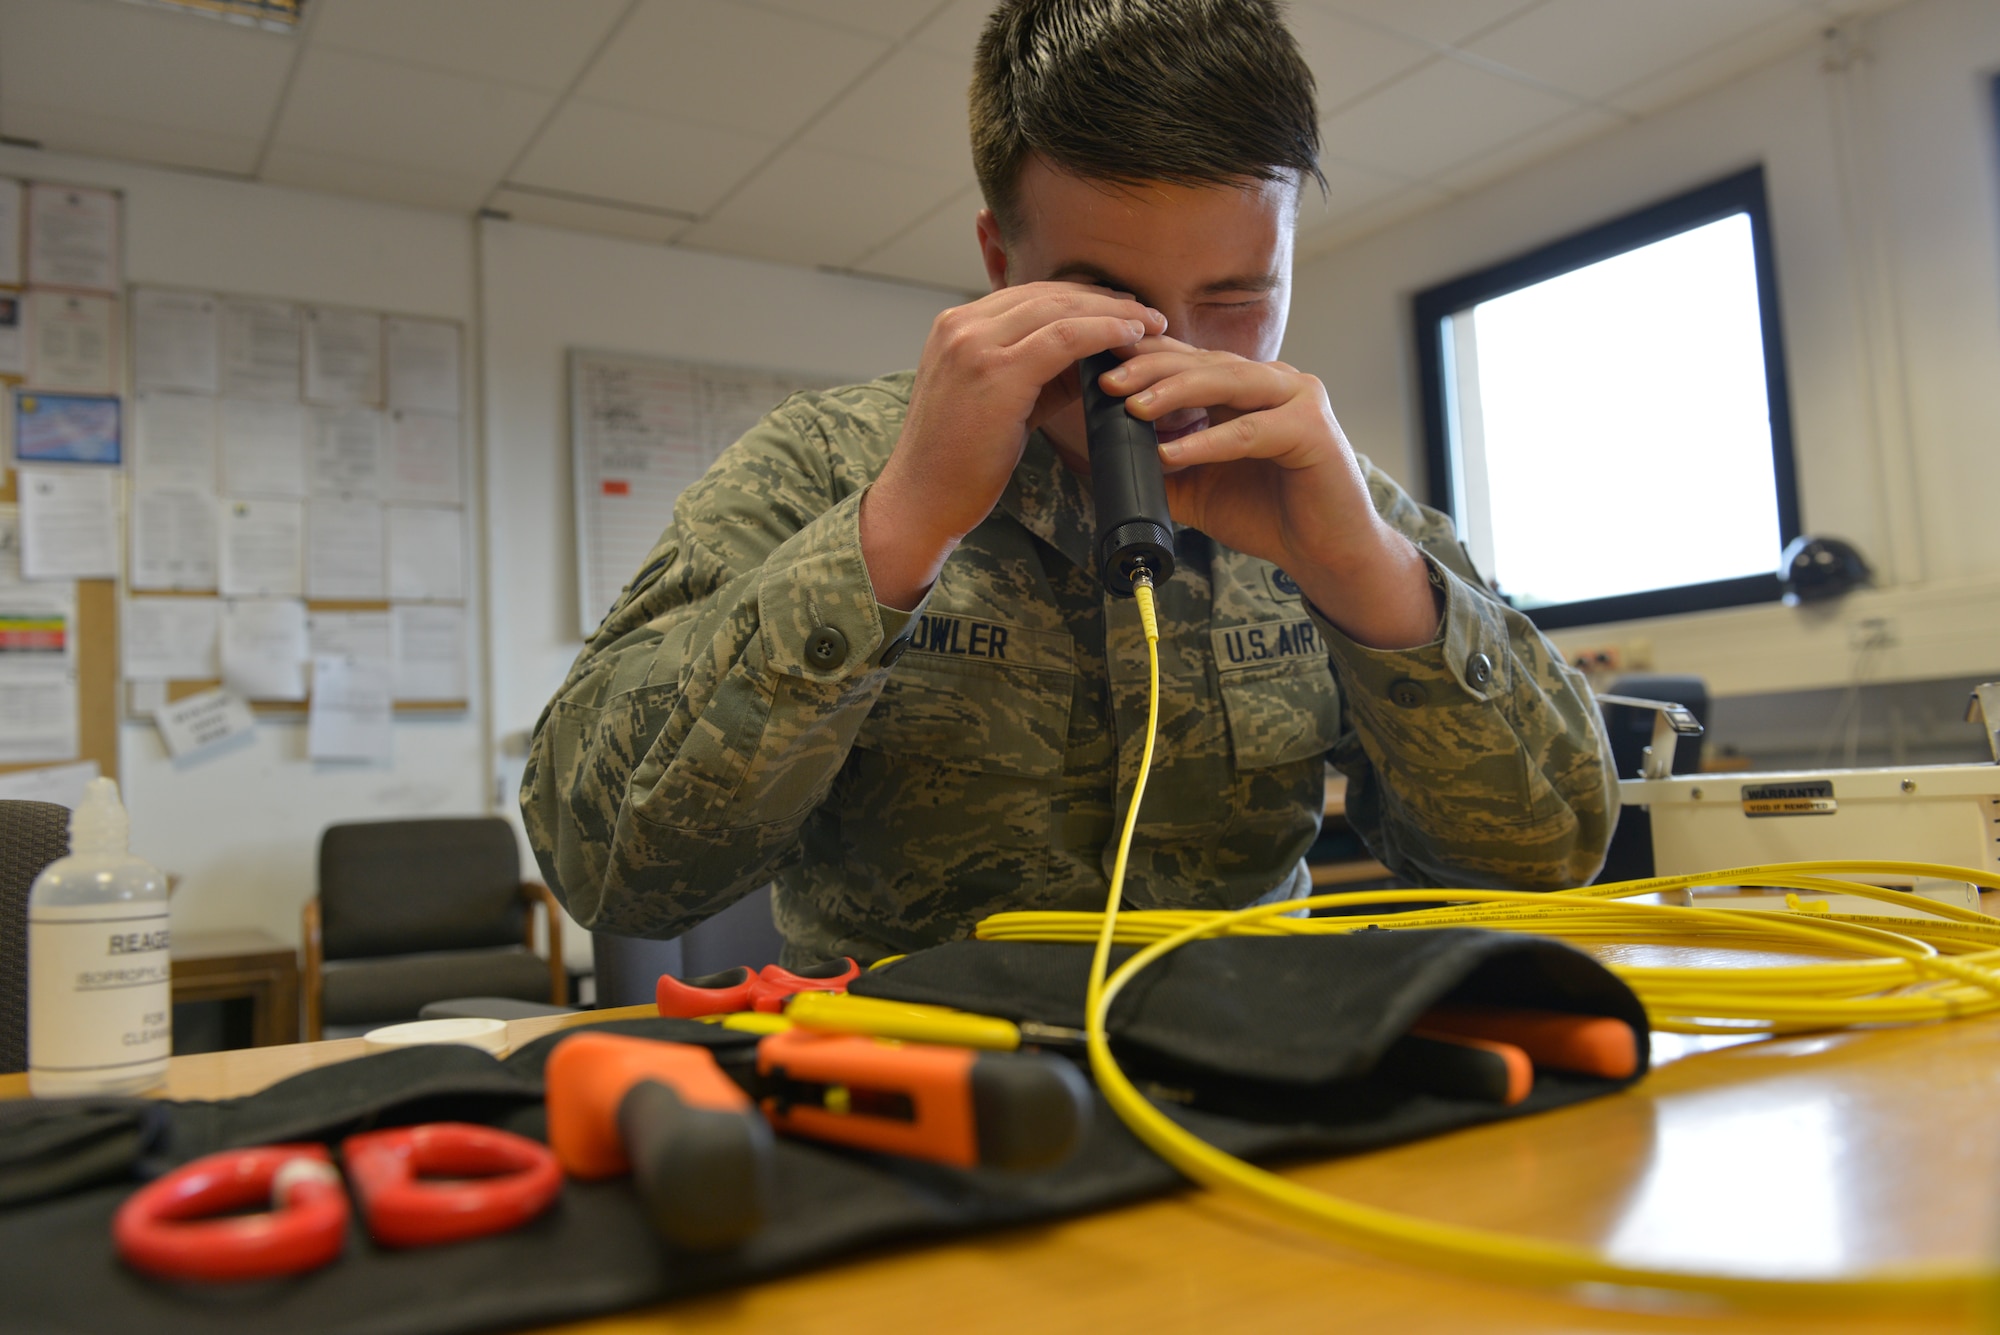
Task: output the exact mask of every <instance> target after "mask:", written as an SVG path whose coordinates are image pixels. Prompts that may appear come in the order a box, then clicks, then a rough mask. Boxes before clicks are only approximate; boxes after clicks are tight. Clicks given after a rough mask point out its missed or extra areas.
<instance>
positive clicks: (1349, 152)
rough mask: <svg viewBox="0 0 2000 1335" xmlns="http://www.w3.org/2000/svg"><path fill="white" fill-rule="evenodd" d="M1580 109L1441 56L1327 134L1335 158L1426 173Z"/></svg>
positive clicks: (1328, 126)
mask: <svg viewBox="0 0 2000 1335" xmlns="http://www.w3.org/2000/svg"><path fill="white" fill-rule="evenodd" d="M1573 109H1574V108H1573V105H1572V104H1571V103H1569V102H1566V101H1564V100H1563V99H1561V98H1558V97H1555V96H1552V95H1550V94H1548V93H1544V92H1541V91H1539V90H1537V89H1534V88H1530V87H1528V86H1526V85H1525V84H1520V83H1515V82H1513V81H1512V80H1509V79H1503V78H1501V77H1499V76H1498V75H1495V74H1488V73H1486V72H1485V71H1484V70H1479V69H1474V68H1472V67H1471V66H1468V65H1462V64H1459V63H1458V62H1456V61H1451V60H1440V61H1437V62H1435V63H1434V64H1430V65H1426V66H1424V67H1423V68H1421V69H1419V70H1418V71H1417V72H1416V73H1414V74H1411V75H1408V76H1406V77H1404V78H1402V79H1398V80H1397V81H1396V82H1395V83H1392V84H1390V85H1389V86H1388V87H1387V88H1385V89H1383V90H1381V91H1380V92H1377V93H1374V94H1372V95H1370V96H1368V97H1366V98H1363V99H1362V100H1361V101H1360V102H1358V103H1356V104H1355V105H1354V106H1352V107H1350V108H1348V109H1347V110H1345V111H1342V112H1338V113H1336V114H1335V115H1333V116H1330V117H1328V118H1327V119H1326V121H1325V122H1324V123H1323V124H1322V125H1321V126H1320V135H1321V140H1322V143H1323V145H1324V150H1325V152H1326V153H1327V155H1328V156H1329V157H1334V158H1339V159H1342V160H1344V161H1347V162H1351V163H1354V164H1355V165H1357V166H1361V167H1367V168H1371V169H1373V170H1375V171H1380V172H1386V173H1388V174H1390V175H1393V176H1406V177H1424V176H1429V175H1430V174H1431V173H1433V172H1437V171H1442V170H1444V169H1445V168H1447V167H1450V166H1453V165H1455V164H1457V163H1459V162H1463V161H1464V160H1465V159H1466V158H1468V157H1471V156H1472V155H1473V154H1474V153H1477V152H1480V151H1481V150H1483V149H1486V148H1491V147H1494V146H1496V145H1499V144H1503V143H1505V142H1507V141H1508V140H1510V139H1513V138H1516V137H1517V136H1519V135H1523V134H1526V133H1527V132H1528V131H1530V130H1533V129H1537V128H1539V127H1541V126H1543V125H1546V124H1549V123H1550V122H1552V121H1555V120H1557V119H1559V118H1560V117H1562V116H1565V115H1567V114H1568V113H1569V112H1570V111H1571V110H1573Z"/></svg>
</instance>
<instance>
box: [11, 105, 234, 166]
mask: <svg viewBox="0 0 2000 1335" xmlns="http://www.w3.org/2000/svg"><path fill="white" fill-rule="evenodd" d="M0 134H5V135H11V136H13V137H14V138H16V139H31V140H33V141H34V142H36V143H38V144H40V145H41V146H42V147H44V148H47V149H51V150H53V151H55V152H59V153H88V154H91V155H92V156H94V157H100V158H124V159H126V160H127V161H130V162H151V163H157V164H159V165H161V166H165V167H192V168H195V169H196V170H198V171H211V172H230V173H233V174H236V175H239V176H248V175H249V174H250V173H251V172H253V171H255V170H256V167H257V154H258V153H259V151H261V150H262V149H263V147H264V141H263V140H262V139H261V138H258V139H252V138H245V137H243V136H240V135H238V136H230V135H219V134H204V133H203V132H202V131H200V130H183V129H178V128H176V127H174V126H171V125H166V124H162V123H161V122H159V121H151V120H149V121H134V120H126V119H124V118H123V117H121V116H93V115H91V114H89V113H88V112H82V111H71V110H65V109H59V108H55V107H38V106H32V105H30V104H27V103H22V102H10V101H5V100H0Z"/></svg>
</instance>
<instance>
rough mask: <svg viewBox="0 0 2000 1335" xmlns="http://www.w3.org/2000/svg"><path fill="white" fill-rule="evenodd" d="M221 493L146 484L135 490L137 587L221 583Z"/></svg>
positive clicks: (134, 569)
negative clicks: (217, 509) (218, 546)
mask: <svg viewBox="0 0 2000 1335" xmlns="http://www.w3.org/2000/svg"><path fill="white" fill-rule="evenodd" d="M215 505H216V502H215V493H214V492H210V491H195V490H193V489H192V488H188V487H141V488H139V489H138V490H137V491H135V492H134V493H133V494H132V587H133V588H135V589H195V590H203V591H207V590H212V589H214V588H215V587H216V583H217V577H218V574H219V572H218V570H217V561H216V537H215Z"/></svg>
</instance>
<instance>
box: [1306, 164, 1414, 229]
mask: <svg viewBox="0 0 2000 1335" xmlns="http://www.w3.org/2000/svg"><path fill="white" fill-rule="evenodd" d="M1320 171H1321V172H1323V173H1325V175H1326V196H1325V198H1321V196H1320V193H1319V191H1318V190H1316V189H1314V188H1313V187H1312V185H1310V184H1308V185H1307V186H1306V188H1305V193H1304V195H1303V197H1302V198H1301V199H1300V200H1299V235H1301V236H1304V235H1306V234H1307V233H1309V232H1314V231H1317V230H1319V229H1320V228H1322V227H1325V226H1327V225H1328V224H1330V223H1332V222H1335V221H1337V220H1338V219H1340V218H1341V217H1343V216H1345V215H1347V214H1350V213H1353V212H1355V211H1356V210H1359V209H1362V208H1366V207H1367V206H1369V205H1371V204H1373V203H1375V202H1376V201H1377V200H1381V199H1385V198H1387V197H1388V196H1390V195H1393V194H1395V193H1396V192H1397V191H1399V190H1402V189H1403V188H1405V187H1406V186H1408V185H1409V184H1410V182H1408V181H1406V180H1404V179H1402V178H1401V177H1396V176H1385V175H1383V174H1382V173H1381V172H1373V171H1369V170H1367V169H1366V168H1364V167H1356V166H1352V165H1350V164H1348V163H1345V162H1337V161H1334V160H1333V159H1331V158H1329V159H1324V160H1322V161H1321V162H1320Z"/></svg>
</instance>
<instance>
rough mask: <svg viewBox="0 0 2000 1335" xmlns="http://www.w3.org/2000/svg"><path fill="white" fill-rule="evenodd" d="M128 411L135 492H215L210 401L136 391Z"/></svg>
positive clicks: (193, 396)
mask: <svg viewBox="0 0 2000 1335" xmlns="http://www.w3.org/2000/svg"><path fill="white" fill-rule="evenodd" d="M132 411H133V428H134V429H133V433H132V471H133V473H134V475H135V476H136V478H137V480H138V483H139V485H140V486H142V487H193V488H196V489H198V490H201V491H214V490H215V400H214V399H212V398H210V397H208V396H207V395H206V394H178V393H167V392H163V391H159V390H152V391H141V392H140V394H139V396H138V398H137V400H136V401H135V402H134V404H133V409H132Z"/></svg>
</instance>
